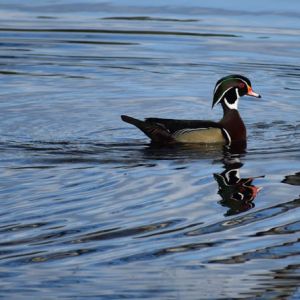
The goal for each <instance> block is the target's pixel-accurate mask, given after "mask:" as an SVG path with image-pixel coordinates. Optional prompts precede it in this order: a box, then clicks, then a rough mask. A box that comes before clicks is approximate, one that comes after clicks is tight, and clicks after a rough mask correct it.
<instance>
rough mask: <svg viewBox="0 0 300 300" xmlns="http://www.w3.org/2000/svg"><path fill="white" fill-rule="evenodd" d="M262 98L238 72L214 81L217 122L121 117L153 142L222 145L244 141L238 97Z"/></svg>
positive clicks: (213, 105)
mask: <svg viewBox="0 0 300 300" xmlns="http://www.w3.org/2000/svg"><path fill="white" fill-rule="evenodd" d="M245 95H247V96H252V97H256V98H261V95H260V94H257V93H255V92H254V91H253V89H252V85H251V82H250V80H249V79H248V78H247V77H245V76H243V75H238V74H232V75H228V76H225V77H222V78H221V79H220V80H218V81H217V83H216V85H215V88H214V92H213V101H212V108H214V107H215V106H216V105H218V104H220V105H221V106H222V108H223V117H222V119H221V120H220V121H218V122H215V121H210V120H181V119H163V118H146V119H144V120H140V119H136V118H133V117H130V116H127V115H121V119H122V120H123V121H124V122H126V123H129V124H131V125H134V126H136V127H137V128H138V129H140V130H141V131H142V132H143V133H144V134H145V135H146V136H148V137H149V138H150V139H151V142H152V143H155V144H178V143H181V144H182V143H185V144H190V143H192V144H195V143H199V144H223V145H231V144H232V143H236V142H246V139H247V132H246V126H245V124H244V122H243V120H242V118H241V116H240V114H239V112H238V104H239V99H240V98H241V97H243V96H245Z"/></svg>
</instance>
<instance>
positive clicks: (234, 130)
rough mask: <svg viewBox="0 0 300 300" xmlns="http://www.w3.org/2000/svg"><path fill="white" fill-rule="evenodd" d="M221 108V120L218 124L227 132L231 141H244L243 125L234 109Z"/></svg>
mask: <svg viewBox="0 0 300 300" xmlns="http://www.w3.org/2000/svg"><path fill="white" fill-rule="evenodd" d="M222 106H223V118H222V119H221V121H220V124H221V125H222V126H223V127H224V128H225V129H226V130H227V131H228V133H229V135H230V138H231V141H232V142H235V141H246V138H247V136H246V135H247V133H246V127H245V124H244V122H243V120H242V118H241V116H240V114H239V112H238V111H237V110H236V109H230V108H228V107H227V106H226V105H222Z"/></svg>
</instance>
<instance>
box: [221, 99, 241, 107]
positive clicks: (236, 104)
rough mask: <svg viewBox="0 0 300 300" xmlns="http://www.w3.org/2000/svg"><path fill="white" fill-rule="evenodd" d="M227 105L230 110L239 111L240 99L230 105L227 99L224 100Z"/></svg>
mask: <svg viewBox="0 0 300 300" xmlns="http://www.w3.org/2000/svg"><path fill="white" fill-rule="evenodd" d="M224 102H225V105H226V106H227V107H228V108H230V109H238V104H239V99H236V100H235V101H234V103H232V104H230V103H229V102H228V101H227V99H226V98H224Z"/></svg>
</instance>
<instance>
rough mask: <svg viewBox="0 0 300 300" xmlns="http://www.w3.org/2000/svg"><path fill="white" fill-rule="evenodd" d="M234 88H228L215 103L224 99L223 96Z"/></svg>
mask: <svg viewBox="0 0 300 300" xmlns="http://www.w3.org/2000/svg"><path fill="white" fill-rule="evenodd" d="M231 89H232V87H230V88H229V89H227V90H226V91H225V92H224V93H223V94H222V95H221V96H220V98H219V99H218V101H217V102H216V103H215V105H217V104H218V103H219V102H220V101H221V100H222V98H223V97H224V95H225V94H226V93H227V92H228V91H229V90H231Z"/></svg>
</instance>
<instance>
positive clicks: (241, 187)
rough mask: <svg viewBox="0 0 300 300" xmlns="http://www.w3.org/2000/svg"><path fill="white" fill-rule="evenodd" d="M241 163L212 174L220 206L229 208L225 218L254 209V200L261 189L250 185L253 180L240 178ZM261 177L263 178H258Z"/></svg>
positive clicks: (251, 178)
mask: <svg viewBox="0 0 300 300" xmlns="http://www.w3.org/2000/svg"><path fill="white" fill-rule="evenodd" d="M241 166H242V163H240V162H235V163H233V164H225V171H224V172H222V173H220V174H214V178H215V180H216V181H217V183H218V185H219V191H218V194H219V195H220V196H221V197H222V200H221V201H220V204H221V205H222V206H226V207H229V210H228V211H227V212H226V214H225V215H226V216H230V215H235V214H238V213H241V212H245V211H247V210H249V209H251V208H253V207H254V203H253V201H254V199H255V197H256V195H257V193H258V192H259V191H260V189H261V188H259V187H257V186H255V185H253V184H252V182H253V180H254V179H255V178H259V177H250V178H240V167H241ZM260 177H263V176H260Z"/></svg>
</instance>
